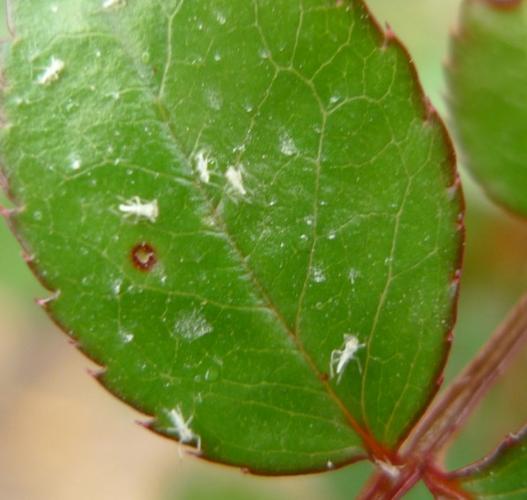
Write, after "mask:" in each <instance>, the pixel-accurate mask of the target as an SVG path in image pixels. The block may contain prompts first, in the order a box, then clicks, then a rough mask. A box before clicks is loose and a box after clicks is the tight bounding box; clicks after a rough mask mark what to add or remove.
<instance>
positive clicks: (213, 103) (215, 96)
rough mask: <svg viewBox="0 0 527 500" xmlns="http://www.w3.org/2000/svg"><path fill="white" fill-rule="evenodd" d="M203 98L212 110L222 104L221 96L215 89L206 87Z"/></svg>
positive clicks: (215, 109) (217, 108)
mask: <svg viewBox="0 0 527 500" xmlns="http://www.w3.org/2000/svg"><path fill="white" fill-rule="evenodd" d="M205 98H206V99H207V104H208V105H209V107H210V108H212V109H213V110H214V111H219V110H220V109H221V107H222V106H223V98H222V97H221V94H220V93H219V91H217V90H215V89H208V90H207V91H206V92H205Z"/></svg>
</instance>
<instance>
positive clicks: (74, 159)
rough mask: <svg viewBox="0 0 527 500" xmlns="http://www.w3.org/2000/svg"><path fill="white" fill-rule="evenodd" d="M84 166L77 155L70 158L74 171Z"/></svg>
mask: <svg viewBox="0 0 527 500" xmlns="http://www.w3.org/2000/svg"><path fill="white" fill-rule="evenodd" d="M81 166H82V161H81V159H80V158H79V157H78V156H77V155H72V156H71V157H70V168H71V169H72V170H79V168H81Z"/></svg>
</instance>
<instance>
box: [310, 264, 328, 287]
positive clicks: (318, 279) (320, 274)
mask: <svg viewBox="0 0 527 500" xmlns="http://www.w3.org/2000/svg"><path fill="white" fill-rule="evenodd" d="M313 281H314V282H315V283H324V281H326V275H325V274H324V271H323V270H322V269H321V268H320V267H314V268H313Z"/></svg>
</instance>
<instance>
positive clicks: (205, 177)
mask: <svg viewBox="0 0 527 500" xmlns="http://www.w3.org/2000/svg"><path fill="white" fill-rule="evenodd" d="M194 162H195V164H196V171H197V172H198V175H199V178H200V179H201V182H204V183H205V184H208V183H209V181H210V172H209V157H208V156H207V153H206V152H205V151H198V153H197V154H196V156H195V157H194Z"/></svg>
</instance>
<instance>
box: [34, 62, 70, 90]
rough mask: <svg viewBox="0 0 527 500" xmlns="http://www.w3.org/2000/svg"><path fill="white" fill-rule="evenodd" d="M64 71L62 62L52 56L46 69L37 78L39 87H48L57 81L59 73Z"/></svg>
mask: <svg viewBox="0 0 527 500" xmlns="http://www.w3.org/2000/svg"><path fill="white" fill-rule="evenodd" d="M63 69H64V61H62V60H61V59H58V58H57V57H55V56H53V57H52V58H51V61H50V63H49V65H48V67H47V68H46V69H45V70H44V71H43V72H42V73H41V74H40V76H39V77H38V78H37V82H38V84H39V85H49V84H50V83H51V82H54V81H55V80H58V78H59V76H60V73H61V72H62V70H63Z"/></svg>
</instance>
